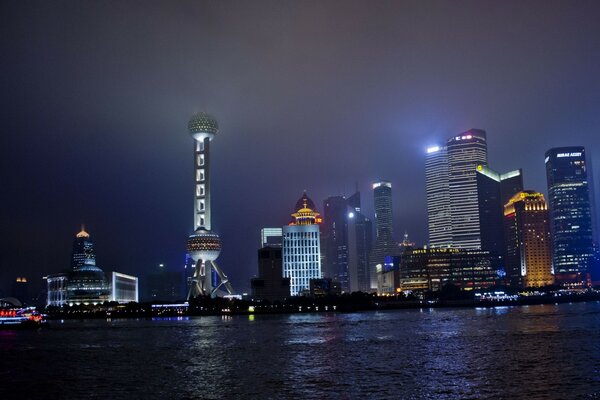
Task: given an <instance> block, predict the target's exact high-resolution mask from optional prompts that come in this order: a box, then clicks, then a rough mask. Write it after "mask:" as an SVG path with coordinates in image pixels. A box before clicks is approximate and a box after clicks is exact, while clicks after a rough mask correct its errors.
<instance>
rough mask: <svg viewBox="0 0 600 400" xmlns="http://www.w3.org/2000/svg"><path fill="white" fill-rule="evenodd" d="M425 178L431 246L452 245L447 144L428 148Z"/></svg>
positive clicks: (446, 246)
mask: <svg viewBox="0 0 600 400" xmlns="http://www.w3.org/2000/svg"><path fill="white" fill-rule="evenodd" d="M425 179H426V181H425V190H426V192H427V227H428V233H429V246H430V247H432V248H440V247H441V248H444V247H445V248H448V247H452V220H451V217H450V188H449V186H448V185H449V182H448V151H447V148H446V146H433V147H429V148H428V149H427V156H426V159H425Z"/></svg>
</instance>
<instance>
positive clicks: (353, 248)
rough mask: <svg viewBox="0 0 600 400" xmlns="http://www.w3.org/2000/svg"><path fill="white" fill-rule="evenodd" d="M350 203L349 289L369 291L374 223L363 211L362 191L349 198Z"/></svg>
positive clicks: (350, 290)
mask: <svg viewBox="0 0 600 400" xmlns="http://www.w3.org/2000/svg"><path fill="white" fill-rule="evenodd" d="M347 203H348V214H347V224H348V278H349V279H348V289H346V288H344V287H342V290H344V291H346V290H348V291H349V292H356V291H361V292H367V291H369V290H370V289H371V274H370V271H369V266H370V263H369V258H370V253H371V247H372V240H373V224H372V222H371V220H370V219H369V218H367V217H365V216H364V214H363V213H362V212H361V205H360V203H361V202H360V192H358V191H357V192H356V193H354V194H353V195H352V196H350V197H349V198H348V199H347Z"/></svg>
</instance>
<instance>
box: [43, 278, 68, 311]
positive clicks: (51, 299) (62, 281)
mask: <svg viewBox="0 0 600 400" xmlns="http://www.w3.org/2000/svg"><path fill="white" fill-rule="evenodd" d="M44 279H45V280H46V285H47V288H48V289H47V292H48V297H47V300H46V305H47V306H52V307H62V306H64V305H65V304H67V283H68V282H69V275H68V273H67V272H59V273H57V274H50V275H48V276H46V277H45V278H44Z"/></svg>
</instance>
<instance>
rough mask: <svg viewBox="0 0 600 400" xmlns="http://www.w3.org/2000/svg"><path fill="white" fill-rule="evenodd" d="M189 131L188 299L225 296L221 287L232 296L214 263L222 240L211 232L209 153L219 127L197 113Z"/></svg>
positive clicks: (225, 278) (206, 115) (221, 273)
mask: <svg viewBox="0 0 600 400" xmlns="http://www.w3.org/2000/svg"><path fill="white" fill-rule="evenodd" d="M188 130H189V132H190V135H192V137H193V138H194V145H195V150H194V170H195V174H194V175H195V176H194V233H192V234H191V235H190V237H189V239H188V242H187V250H188V253H189V255H190V257H192V259H193V260H194V262H195V263H196V266H195V269H194V275H193V276H192V284H191V287H190V291H189V293H188V299H190V298H194V297H197V296H211V297H216V296H218V295H223V294H224V293H223V290H222V289H221V288H224V289H225V290H226V291H227V293H229V294H230V295H231V294H233V288H232V287H231V284H230V283H229V279H228V278H227V275H225V273H224V272H223V270H222V269H221V268H220V267H219V266H218V265H217V263H216V262H215V260H216V259H217V257H219V253H220V252H221V239H220V238H219V235H218V234H217V233H215V232H213V231H211V207H210V151H209V150H210V142H211V141H212V140H213V139H214V137H215V135H216V134H217V132H219V125H218V124H217V120H216V119H215V118H213V117H212V116H210V115H208V114H205V113H198V114H196V115H194V116H193V117H192V119H190V122H189V123H188ZM213 272H214V274H213ZM213 275H216V277H213Z"/></svg>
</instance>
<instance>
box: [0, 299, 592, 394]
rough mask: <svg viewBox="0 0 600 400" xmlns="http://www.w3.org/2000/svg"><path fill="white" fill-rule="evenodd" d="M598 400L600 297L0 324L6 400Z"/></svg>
mask: <svg viewBox="0 0 600 400" xmlns="http://www.w3.org/2000/svg"><path fill="white" fill-rule="evenodd" d="M10 398H19V399H25V398H43V399H81V398H93V399H113V398H114V399H138V398H144V399H171V398H173V399H183V398H190V399H193V398H198V399H332V398H333V399H355V398H357V399H361V398H372V399H438V398H439V399H445V398H447V399H458V398H461V399H468V398H472V399H483V398H490V399H515V398H527V399H574V398H583V399H596V398H600V303H597V302H591V303H576V304H563V305H540V306H524V307H497V308H489V309H483V308H482V309H471V308H468V309H466V308H465V309H422V310H397V311H385V312H363V313H352V314H337V313H329V314H292V315H266V316H265V315H256V316H233V317H194V318H189V319H180V320H177V319H172V320H169V319H162V320H131V319H129V320H112V321H105V320H85V321H65V322H64V323H61V322H59V321H53V322H52V325H51V326H50V327H48V328H47V329H41V330H38V331H0V399H10Z"/></svg>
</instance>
